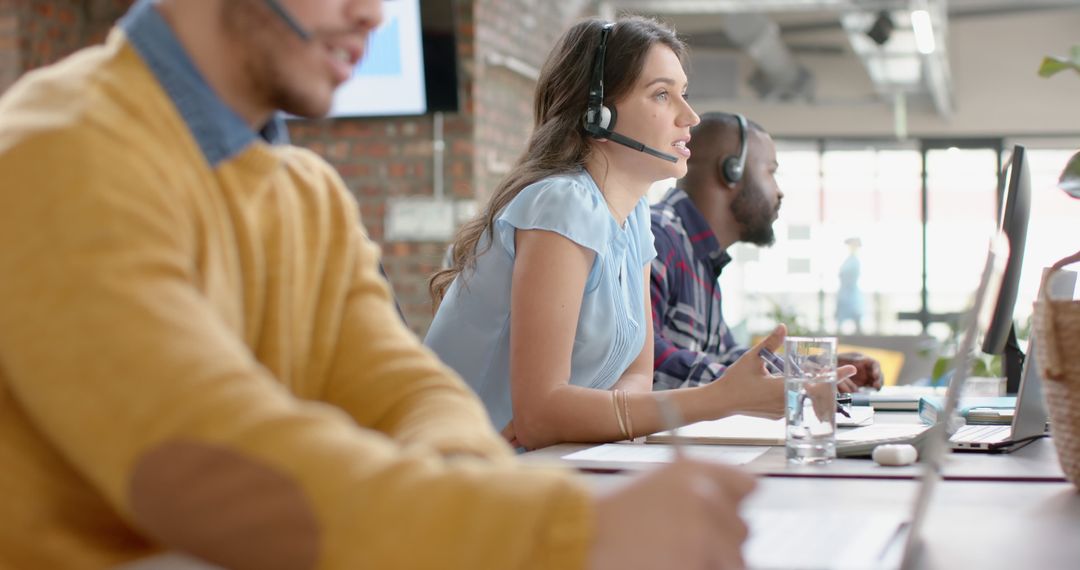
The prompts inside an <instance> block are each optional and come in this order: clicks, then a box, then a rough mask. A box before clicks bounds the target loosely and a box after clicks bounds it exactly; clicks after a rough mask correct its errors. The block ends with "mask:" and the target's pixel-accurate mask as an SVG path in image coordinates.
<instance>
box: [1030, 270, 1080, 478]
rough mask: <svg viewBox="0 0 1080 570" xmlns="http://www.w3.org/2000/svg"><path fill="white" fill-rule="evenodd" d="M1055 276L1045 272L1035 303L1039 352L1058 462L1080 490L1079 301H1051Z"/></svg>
mask: <svg viewBox="0 0 1080 570" xmlns="http://www.w3.org/2000/svg"><path fill="white" fill-rule="evenodd" d="M1056 273H1057V271H1056V270H1053V271H1048V272H1046V274H1045V276H1044V277H1043V283H1042V287H1041V288H1040V289H1041V291H1042V293H1041V294H1040V298H1039V299H1038V300H1037V301H1036V302H1035V319H1034V326H1035V334H1036V335H1038V339H1039V342H1038V343H1036V347H1037V348H1036V351H1037V352H1038V359H1039V364H1040V365H1041V368H1042V370H1041V372H1042V375H1043V378H1045V379H1046V382H1045V386H1044V388H1045V391H1046V403H1047V407H1048V408H1049V412H1050V425H1051V431H1052V436H1053V440H1054V446H1055V447H1056V448H1057V452H1058V459H1059V460H1060V461H1061V468H1062V469H1063V470H1064V471H1065V477H1066V478H1068V479H1069V481H1072V483H1073V485H1075V486H1077V487H1078V488H1080V301H1062V300H1055V299H1051V298H1050V293H1049V290H1050V286H1049V281H1050V279H1051V278H1052V277H1053V276H1054V274H1056Z"/></svg>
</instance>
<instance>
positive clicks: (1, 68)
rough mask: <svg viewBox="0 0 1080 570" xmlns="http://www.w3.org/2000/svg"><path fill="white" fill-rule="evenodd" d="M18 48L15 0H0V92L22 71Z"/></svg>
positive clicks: (17, 21)
mask: <svg viewBox="0 0 1080 570" xmlns="http://www.w3.org/2000/svg"><path fill="white" fill-rule="evenodd" d="M21 58H22V50H21V49H20V48H19V10H18V7H17V6H16V5H15V0H0V92H3V91H6V90H7V88H8V87H10V86H11V84H12V83H14V82H15V80H16V79H18V77H19V75H20V74H21V73H22V59H21Z"/></svg>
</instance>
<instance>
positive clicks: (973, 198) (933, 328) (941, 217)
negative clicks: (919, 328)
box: [926, 147, 998, 336]
mask: <svg viewBox="0 0 1080 570" xmlns="http://www.w3.org/2000/svg"><path fill="white" fill-rule="evenodd" d="M997 187H998V156H997V149H996V148H989V147H981V148H979V147H976V148H958V147H947V148H944V149H930V150H928V151H927V152H926V189H927V227H926V235H927V239H926V241H927V248H926V263H927V270H926V286H927V293H928V295H927V308H928V309H929V311H930V313H931V314H932V315H934V319H935V320H934V321H932V322H931V324H930V326H929V328H928V332H930V333H932V334H935V335H936V336H945V335H948V334H949V333H950V328H949V327H950V321H951V326H953V327H955V326H956V324H957V320H956V319H957V318H958V316H959V314H960V313H962V312H963V311H964V310H965V309H966V307H967V306H968V305H969V304H970V299H971V292H972V291H974V290H975V287H976V286H977V285H978V282H979V276H980V273H981V272H982V268H983V264H984V263H985V261H986V249H987V244H988V243H989V240H990V238H991V236H993V235H994V233H995V231H996V225H997V222H998V217H997V211H996V205H995V204H996V201H997ZM936 319H942V320H936Z"/></svg>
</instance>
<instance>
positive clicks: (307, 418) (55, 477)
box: [0, 32, 593, 570]
mask: <svg viewBox="0 0 1080 570" xmlns="http://www.w3.org/2000/svg"><path fill="white" fill-rule="evenodd" d="M0 180H2V182H0V244H2V245H0V568H18V569H36V568H43V569H44V568H48V569H65V568H78V569H81V568H104V567H109V566H111V565H114V564H117V563H122V562H124V561H127V560H131V559H135V558H139V557H143V556H149V555H153V554H155V553H158V552H160V551H162V550H164V549H173V550H184V551H188V552H191V553H194V554H196V555H199V556H201V557H203V558H206V559H208V560H211V561H214V562H216V563H218V564H221V565H223V566H227V567H231V568H253V569H259V570H265V569H272V568H347V569H356V568H379V569H385V568H410V569H412V568H416V569H419V568H440V569H453V568H470V569H474V568H497V569H513V568H559V569H564V568H578V567H581V566H583V565H584V559H585V555H586V549H587V548H586V547H587V544H588V543H589V541H590V540H591V535H592V525H593V520H592V517H593V515H592V512H591V510H590V508H589V505H588V502H587V496H586V491H585V490H584V489H583V488H582V487H581V486H580V485H579V484H577V483H575V482H574V481H572V480H571V479H569V478H567V477H566V476H565V475H564V474H562V473H553V472H546V471H539V470H531V469H530V470H525V469H523V468H521V467H519V466H518V465H517V464H516V462H515V461H514V460H513V458H512V456H511V454H510V452H509V450H508V448H507V446H506V445H505V444H503V443H502V442H501V441H500V440H499V439H498V437H497V435H496V434H494V432H493V431H492V430H491V428H490V426H489V423H488V421H487V418H486V417H485V415H484V412H483V409H482V407H481V406H480V404H479V402H478V401H477V399H476V398H475V397H474V396H473V395H472V394H471V393H470V392H469V391H468V390H467V389H465V388H464V387H463V384H462V383H461V382H460V380H459V379H458V378H456V377H455V376H454V375H453V373H452V372H450V371H449V369H447V368H446V367H444V366H443V365H442V364H440V363H439V362H438V361H437V360H436V358H434V357H433V356H432V354H431V353H429V352H428V351H427V350H425V349H424V348H423V347H422V346H421V345H420V344H419V343H418V342H417V340H416V339H415V338H414V337H413V336H412V335H411V334H410V333H409V332H408V330H407V329H406V328H405V327H404V326H403V325H402V324H401V322H400V321H399V319H398V318H397V316H396V314H395V313H394V309H393V308H392V305H391V302H390V298H389V295H388V292H387V287H386V284H385V282H384V281H383V280H382V279H381V278H380V277H379V275H378V272H377V249H376V247H374V246H373V245H372V244H371V243H369V242H368V240H367V239H366V238H365V236H364V235H363V233H362V230H361V228H360V225H359V221H358V219H357V213H356V212H357V208H356V205H355V203H354V202H353V201H352V199H351V198H350V196H349V194H348V192H347V191H345V190H344V188H343V184H342V183H341V181H340V179H339V178H338V177H337V175H336V174H335V173H334V172H333V170H332V169H331V168H330V167H329V166H328V165H326V164H325V163H324V162H323V161H321V160H320V159H318V158H317V157H315V156H314V155H312V154H310V153H308V152H305V151H302V150H299V149H296V148H292V147H272V146H269V145H266V144H263V143H256V144H252V145H250V146H249V147H248V148H247V149H246V150H244V151H243V152H242V153H240V154H239V155H237V156H235V157H233V158H231V159H229V160H227V161H225V162H224V163H222V164H220V165H218V166H217V167H216V168H213V169H211V168H210V167H209V166H208V165H207V164H206V162H205V160H204V159H203V156H202V154H201V153H200V150H199V148H198V146H197V145H196V144H195V141H194V139H193V138H192V136H191V134H190V133H189V132H188V130H187V128H186V125H185V123H184V122H183V120H182V119H181V118H180V116H179V114H178V113H177V111H176V109H175V108H174V107H173V105H172V102H171V100H170V99H169V98H168V97H167V95H166V94H165V92H164V91H163V90H162V89H161V88H160V86H159V85H158V84H157V83H156V81H155V80H154V78H153V75H152V74H151V73H150V71H149V70H148V69H147V68H146V66H145V65H144V64H143V62H142V60H141V59H140V58H139V56H138V55H137V54H136V53H135V51H134V50H133V49H132V47H131V45H130V44H129V43H128V41H127V40H126V39H125V37H124V36H123V34H122V33H120V32H114V33H113V35H112V36H110V38H109V41H108V42H107V44H106V45H104V46H101V47H97V48H91V49H88V50H84V51H83V52H80V53H79V54H77V55H75V56H73V57H71V58H69V59H67V60H65V61H64V62H61V63H60V64H58V65H55V66H53V67H51V68H47V69H44V70H41V71H38V72H35V73H32V74H30V75H28V76H27V77H25V78H24V79H23V80H22V81H21V82H20V83H18V84H17V85H16V86H15V87H13V88H12V89H11V90H10V91H9V92H8V93H7V94H6V95H5V97H4V98H3V99H2V100H0Z"/></svg>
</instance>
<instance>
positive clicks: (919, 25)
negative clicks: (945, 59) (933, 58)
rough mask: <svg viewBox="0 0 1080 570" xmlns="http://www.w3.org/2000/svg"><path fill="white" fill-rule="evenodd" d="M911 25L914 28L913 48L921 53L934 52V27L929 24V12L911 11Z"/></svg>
mask: <svg viewBox="0 0 1080 570" xmlns="http://www.w3.org/2000/svg"><path fill="white" fill-rule="evenodd" d="M911 27H912V28H913V29H914V30H915V48H916V49H918V50H919V53H921V54H923V55H930V54H932V53H934V49H935V48H936V47H937V46H936V45H935V42H934V28H933V26H931V25H930V12H927V11H926V10H915V11H913V12H912V13H911Z"/></svg>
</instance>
